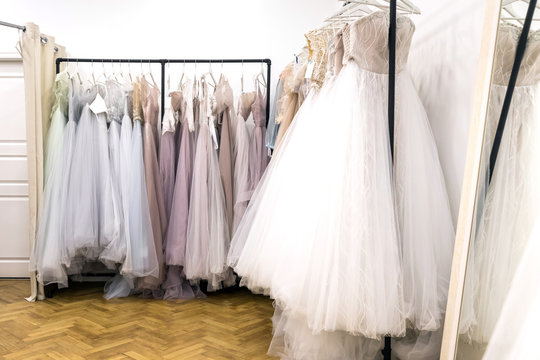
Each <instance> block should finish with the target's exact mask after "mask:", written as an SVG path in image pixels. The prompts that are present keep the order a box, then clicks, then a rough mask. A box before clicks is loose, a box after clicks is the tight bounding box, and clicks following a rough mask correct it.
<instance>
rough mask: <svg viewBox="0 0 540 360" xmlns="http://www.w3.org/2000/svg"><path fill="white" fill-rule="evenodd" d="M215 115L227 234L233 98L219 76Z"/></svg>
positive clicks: (230, 216) (231, 215) (231, 202)
mask: <svg viewBox="0 0 540 360" xmlns="http://www.w3.org/2000/svg"><path fill="white" fill-rule="evenodd" d="M214 96H215V99H216V102H215V109H214V111H215V115H216V117H217V120H218V121H217V123H218V127H219V128H220V130H221V131H219V134H220V136H219V149H218V151H219V154H218V161H219V173H220V175H221V182H222V183H223V193H224V195H225V208H226V209H227V223H228V225H229V234H232V231H233V220H234V211H233V209H234V199H233V176H234V129H233V128H232V123H233V120H232V119H231V118H232V117H233V116H234V106H233V102H234V96H233V91H232V88H231V86H230V85H229V81H228V80H227V78H226V77H225V76H224V75H221V78H220V79H219V83H218V84H217V86H216V88H215V90H214Z"/></svg>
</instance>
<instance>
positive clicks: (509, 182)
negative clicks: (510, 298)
mask: <svg viewBox="0 0 540 360" xmlns="http://www.w3.org/2000/svg"><path fill="white" fill-rule="evenodd" d="M520 33H521V29H519V28H517V27H514V26H511V25H502V26H501V27H500V28H499V34H498V38H497V48H496V54H495V63H494V73H493V84H492V86H491V95H490V101H489V108H488V117H487V124H486V130H485V134H484V139H485V141H484V148H483V154H482V165H481V169H482V177H481V180H482V181H481V184H480V187H479V194H478V205H477V209H476V213H477V216H478V220H477V224H476V225H477V229H475V234H474V237H473V239H472V242H471V250H470V254H469V264H468V267H467V277H466V285H465V293H464V298H463V309H462V314H461V320H460V333H461V334H463V336H462V339H463V340H464V341H465V342H467V343H471V342H472V343H473V344H475V346H477V345H478V346H480V347H483V346H485V344H487V343H488V342H489V340H490V338H491V336H492V334H493V330H494V328H495V325H496V323H497V320H498V318H499V315H500V313H501V309H502V306H503V304H504V301H505V299H506V295H507V294H508V291H509V289H510V284H511V281H512V278H513V276H514V273H515V271H516V268H517V266H518V264H519V262H520V261H521V257H522V255H523V251H524V248H525V246H526V243H527V241H528V239H529V237H530V235H531V232H532V229H533V226H534V222H535V221H536V219H537V218H538V215H539V214H540V206H539V205H540V190H538V184H540V172H539V171H538V164H539V163H540V158H539V154H540V148H539V147H538V145H539V144H540V106H539V104H538V99H537V97H538V94H539V88H538V86H539V82H540V61H538V57H539V54H540V52H539V50H540V41H539V39H540V37H539V35H540V33H538V32H536V33H531V34H530V35H529V39H528V43H527V48H526V50H525V54H524V57H523V61H522V63H521V67H520V70H519V76H518V79H517V82H516V87H515V89H514V93H513V96H512V102H511V105H510V109H509V112H508V117H507V119H506V123H505V128H504V132H503V136H502V139H501V143H500V148H499V151H498V156H497V161H496V163H495V169H494V172H493V177H492V179H491V183H490V184H488V179H489V157H490V152H491V149H492V146H493V141H494V137H495V131H496V129H497V124H498V123H499V117H500V113H501V108H502V105H503V102H504V97H505V94H506V89H507V84H508V81H509V78H510V73H511V71H512V66H513V63H514V57H515V53H516V47H517V43H518V39H519V35H520Z"/></svg>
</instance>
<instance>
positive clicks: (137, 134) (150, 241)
mask: <svg viewBox="0 0 540 360" xmlns="http://www.w3.org/2000/svg"><path fill="white" fill-rule="evenodd" d="M141 118H142V108H141V99H140V84H139V83H137V82H135V83H134V84H133V120H134V121H133V130H132V132H131V139H130V140H129V141H127V139H125V138H126V137H127V136H128V135H129V134H128V133H127V132H128V131H129V127H130V126H128V125H127V123H129V124H130V125H131V121H130V120H129V118H128V117H126V116H124V119H123V121H122V125H123V128H122V134H121V135H120V136H121V139H120V141H121V144H122V152H123V153H124V151H125V150H127V149H126V148H125V146H126V145H128V144H129V145H130V146H131V148H130V150H129V156H128V158H129V173H128V179H127V189H125V190H127V192H128V196H126V197H125V199H127V200H128V202H127V204H126V205H127V206H128V217H127V220H128V223H129V232H128V237H127V252H126V259H125V261H124V264H123V265H122V269H121V274H122V275H124V277H126V278H127V279H128V280H129V281H130V282H131V284H130V285H132V286H134V285H135V284H134V283H133V282H134V280H135V278H138V277H144V276H151V277H153V278H155V279H156V281H157V279H159V275H160V268H159V263H158V258H157V253H156V247H155V243H154V237H153V229H152V221H151V218H150V208H149V205H148V196H147V195H146V189H147V186H146V179H145V169H144V160H143V139H142V137H143V136H142V125H141ZM124 124H126V125H125V127H124ZM124 129H125V130H126V133H125V132H124Z"/></svg>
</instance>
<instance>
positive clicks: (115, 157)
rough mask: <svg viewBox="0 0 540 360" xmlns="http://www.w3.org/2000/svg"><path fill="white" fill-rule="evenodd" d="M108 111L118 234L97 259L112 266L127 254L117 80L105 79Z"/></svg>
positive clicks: (121, 107)
mask: <svg viewBox="0 0 540 360" xmlns="http://www.w3.org/2000/svg"><path fill="white" fill-rule="evenodd" d="M105 103H106V104H107V115H108V117H109V122H110V125H109V131H108V137H109V138H108V143H109V161H110V174H111V175H110V176H111V181H112V191H111V193H112V201H113V209H114V217H115V218H116V219H117V221H118V224H117V225H116V224H115V226H117V227H118V228H117V231H118V233H117V235H116V236H115V237H114V238H112V239H111V241H109V243H108V244H104V249H103V250H102V251H101V253H100V254H99V259H100V260H101V261H102V262H103V263H104V264H105V265H106V266H107V267H108V268H111V269H114V268H116V264H121V263H122V262H123V261H124V258H125V256H126V223H125V218H124V209H123V206H122V204H123V199H122V190H121V188H122V180H121V179H122V174H121V167H122V161H123V159H122V157H121V144H120V132H121V128H122V118H123V116H124V111H127V110H126V108H125V105H126V104H125V102H124V91H123V86H122V85H121V84H120V83H118V82H117V81H113V80H109V81H107V96H106V97H105Z"/></svg>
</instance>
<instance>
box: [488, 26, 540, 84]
mask: <svg viewBox="0 0 540 360" xmlns="http://www.w3.org/2000/svg"><path fill="white" fill-rule="evenodd" d="M520 34H521V28H519V27H517V26H513V25H511V24H502V25H501V26H500V28H499V34H498V35H497V47H496V49H495V60H494V61H495V62H494V64H493V83H494V84H496V85H504V86H507V85H508V81H509V80H510V74H511V73H512V66H513V65H514V59H515V56H516V49H517V44H518V41H519V36H520ZM538 34H540V32H539V31H535V32H532V33H529V37H528V40H527V48H526V49H525V54H524V55H523V60H522V61H521V66H520V68H519V73H518V78H517V81H516V85H517V86H526V85H534V84H536V83H538V82H539V81H540V61H538V57H539V56H540V41H538V39H539V35H538Z"/></svg>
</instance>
